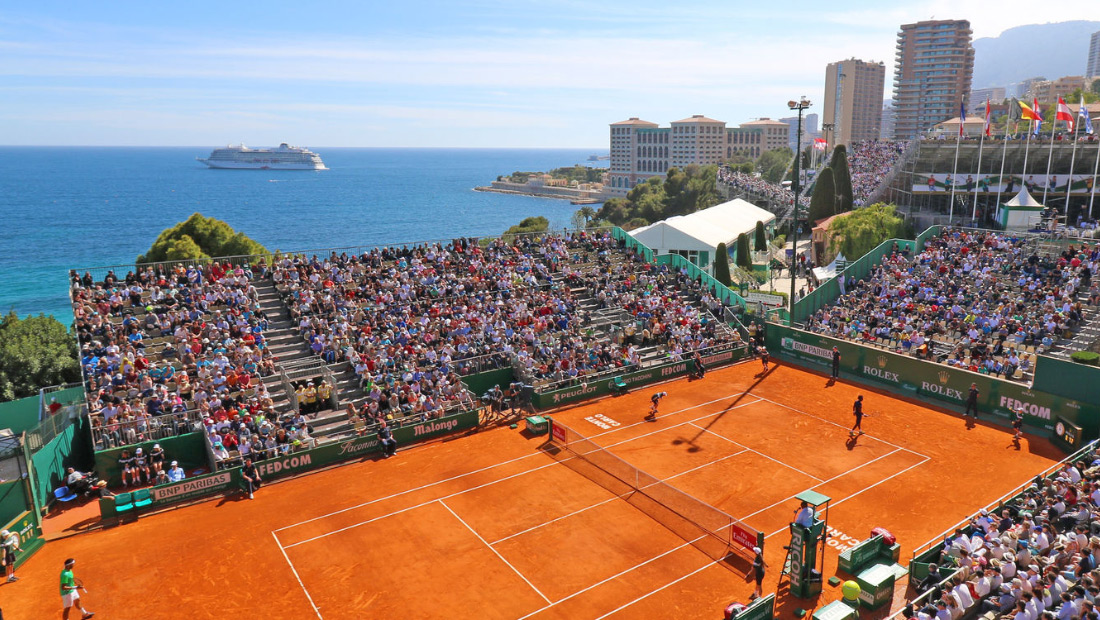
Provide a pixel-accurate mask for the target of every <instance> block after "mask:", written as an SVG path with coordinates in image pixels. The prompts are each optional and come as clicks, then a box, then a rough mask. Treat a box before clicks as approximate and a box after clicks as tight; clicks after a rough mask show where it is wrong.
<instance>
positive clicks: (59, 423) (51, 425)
mask: <svg viewBox="0 0 1100 620" xmlns="http://www.w3.org/2000/svg"><path fill="white" fill-rule="evenodd" d="M86 415H88V404H87V403H86V402H83V401H80V402H75V403H70V404H69V405H66V406H64V407H62V408H61V410H59V411H58V412H57V413H55V414H53V415H48V414H47V416H46V418H45V419H44V420H42V421H41V422H39V423H38V426H35V427H34V428H32V429H30V430H28V431H27V432H26V439H25V441H26V443H25V446H26V448H27V450H29V451H30V452H31V453H34V452H37V451H38V450H41V449H42V446H44V445H46V444H47V443H49V442H50V441H51V440H53V438H54V437H57V436H58V435H60V434H61V433H63V432H65V429H67V428H69V427H70V426H72V424H73V422H74V421H76V420H79V419H80V418H81V417H83V416H86Z"/></svg>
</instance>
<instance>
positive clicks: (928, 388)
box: [920, 372, 963, 400]
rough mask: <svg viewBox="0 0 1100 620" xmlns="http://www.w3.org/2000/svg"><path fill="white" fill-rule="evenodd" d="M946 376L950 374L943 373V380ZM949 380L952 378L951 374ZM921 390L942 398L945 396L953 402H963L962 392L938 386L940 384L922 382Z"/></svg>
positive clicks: (941, 376) (941, 375) (941, 374)
mask: <svg viewBox="0 0 1100 620" xmlns="http://www.w3.org/2000/svg"><path fill="white" fill-rule="evenodd" d="M945 374H948V373H942V372H941V373H940V378H941V380H942V378H943V375H945ZM948 378H950V375H949V374H948ZM920 388H921V389H922V390H924V391H925V392H931V393H933V394H939V395H940V396H945V397H947V398H950V399H952V400H962V399H963V395H962V392H961V391H959V390H956V389H954V388H950V387H947V386H945V385H938V384H935V383H929V382H927V381H921V382H920Z"/></svg>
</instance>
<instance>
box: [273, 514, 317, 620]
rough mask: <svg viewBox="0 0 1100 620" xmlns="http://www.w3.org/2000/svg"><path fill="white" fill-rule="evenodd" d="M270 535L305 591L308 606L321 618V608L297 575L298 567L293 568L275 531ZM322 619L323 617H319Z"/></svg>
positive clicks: (292, 563)
mask: <svg viewBox="0 0 1100 620" xmlns="http://www.w3.org/2000/svg"><path fill="white" fill-rule="evenodd" d="M271 537H272V538H274V539H275V544H276V545H279V551H281V552H282V553H283V559H285V560H286V563H287V564H288V565H289V566H290V572H292V573H294V578H295V579H297V580H298V585H299V586H301V587H302V592H305V593H306V600H308V601H309V606H310V607H312V608H313V612H314V613H316V614H317V617H318V618H321V610H320V608H318V607H317V604H316V603H314V602H313V597H312V596H310V595H309V590H307V589H306V584H304V583H302V578H301V576H299V575H298V569H296V568H294V562H291V561H290V556H289V555H287V554H286V548H285V547H283V543H281V542H279V537H278V536H277V535H276V534H275V532H272V533H271ZM321 620H324V618H321Z"/></svg>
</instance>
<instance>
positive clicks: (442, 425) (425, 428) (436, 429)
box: [413, 419, 458, 437]
mask: <svg viewBox="0 0 1100 620" xmlns="http://www.w3.org/2000/svg"><path fill="white" fill-rule="evenodd" d="M457 426H458V420H453V419H452V420H443V421H441V422H428V423H427V424H417V425H416V426H414V427H413V437H419V436H421V435H431V434H434V433H445V432H447V431H449V430H451V429H453V428H455V427H457Z"/></svg>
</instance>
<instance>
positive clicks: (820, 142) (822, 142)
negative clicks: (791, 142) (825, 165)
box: [814, 138, 829, 151]
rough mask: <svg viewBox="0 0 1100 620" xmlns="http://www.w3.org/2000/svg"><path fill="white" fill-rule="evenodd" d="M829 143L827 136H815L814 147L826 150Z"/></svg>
mask: <svg viewBox="0 0 1100 620" xmlns="http://www.w3.org/2000/svg"><path fill="white" fill-rule="evenodd" d="M828 144H829V141H828V140H826V139H825V138H814V148H815V149H817V150H819V151H824V150H825V148H826V147H827V146H828Z"/></svg>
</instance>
